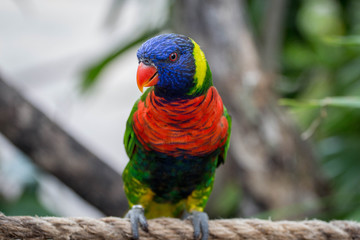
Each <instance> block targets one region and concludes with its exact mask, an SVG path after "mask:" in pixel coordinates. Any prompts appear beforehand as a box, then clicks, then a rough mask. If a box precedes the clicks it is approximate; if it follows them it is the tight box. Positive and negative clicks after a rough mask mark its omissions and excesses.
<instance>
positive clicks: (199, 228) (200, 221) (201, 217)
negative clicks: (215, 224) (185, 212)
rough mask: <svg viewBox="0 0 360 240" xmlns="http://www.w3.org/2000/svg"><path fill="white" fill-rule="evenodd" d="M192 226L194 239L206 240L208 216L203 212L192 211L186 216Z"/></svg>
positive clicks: (207, 235)
mask: <svg viewBox="0 0 360 240" xmlns="http://www.w3.org/2000/svg"><path fill="white" fill-rule="evenodd" d="M187 218H188V219H190V220H191V222H192V225H193V227H194V239H199V238H200V234H201V240H207V239H208V237H209V217H208V215H207V213H205V212H199V211H192V212H191V213H190V215H189V216H188V217H187Z"/></svg>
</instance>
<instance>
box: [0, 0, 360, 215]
mask: <svg viewBox="0 0 360 240" xmlns="http://www.w3.org/2000/svg"><path fill="white" fill-rule="evenodd" d="M359 12H360V2H359V1H358V0H301V1H300V0H293V1H286V0H268V1H266V2H265V1H261V0H231V1H220V0H208V1H205V0H199V1H193V0H184V1H175V0H173V1H167V0H154V1H145V0H133V1H129V0H103V1H98V0H86V1H85V0H77V1H70V0H54V1H51V2H49V1H44V0H27V1H24V0H16V1H15V0H3V1H1V2H0V83H1V85H0V211H1V212H3V213H4V214H6V215H38V216H44V215H54V216H90V217H100V216H104V215H114V216H122V214H124V213H125V211H126V209H127V201H126V199H125V196H124V194H123V192H122V182H121V176H120V175H121V172H122V170H123V169H124V167H125V165H126V163H127V161H128V158H127V156H126V154H125V150H124V147H123V134H124V131H125V122H126V120H127V118H128V116H129V114H130V110H131V108H132V106H133V104H134V102H135V101H136V99H137V98H139V97H140V95H141V93H140V91H139V90H138V89H137V86H136V83H135V73H136V68H137V59H136V50H137V48H138V47H139V46H140V45H141V43H142V42H144V41H145V40H146V39H148V38H150V37H152V36H155V35H157V34H160V33H167V32H177V33H182V34H185V35H188V36H190V37H191V38H193V39H194V40H195V41H196V42H198V43H199V45H200V46H201V47H202V49H203V51H204V52H205V54H206V56H207V59H208V61H209V64H210V67H211V70H212V72H213V78H214V84H215V86H216V87H217V88H218V90H219V92H220V95H221V96H222V98H223V100H224V103H225V104H226V106H227V107H228V110H229V112H230V114H231V115H232V117H233V132H232V139H231V141H232V142H231V147H230V150H229V154H228V159H227V161H226V164H225V165H223V166H221V167H220V168H219V169H218V171H217V176H216V182H215V186H214V191H213V193H212V195H211V198H210V200H209V203H208V206H207V209H206V211H207V212H208V213H209V215H210V216H211V217H212V218H220V217H221V218H228V217H259V218H269V217H270V218H272V219H303V218H320V219H324V220H329V219H352V220H358V221H359V220H360V159H359V158H360V81H359V80H360V15H359V14H358V13H359ZM17 113H18V114H17ZM45 127H46V128H45ZM24 129H25V130H26V131H24ZM44 129H45V130H44ZM88 160H89V161H88ZM90 160H91V161H90ZM87 161H88V162H87ZM104 179H105V180H104ZM64 183H65V184H64Z"/></svg>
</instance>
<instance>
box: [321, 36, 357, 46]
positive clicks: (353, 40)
mask: <svg viewBox="0 0 360 240" xmlns="http://www.w3.org/2000/svg"><path fill="white" fill-rule="evenodd" d="M324 42H325V43H327V44H331V45H344V46H360V36H359V35H355V36H346V37H326V38H324Z"/></svg>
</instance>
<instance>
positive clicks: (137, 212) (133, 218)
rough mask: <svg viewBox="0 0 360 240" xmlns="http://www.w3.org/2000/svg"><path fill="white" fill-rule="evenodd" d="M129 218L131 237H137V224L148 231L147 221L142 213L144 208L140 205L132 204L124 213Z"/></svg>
mask: <svg viewBox="0 0 360 240" xmlns="http://www.w3.org/2000/svg"><path fill="white" fill-rule="evenodd" d="M125 217H126V218H129V219H130V223H131V231H132V235H133V239H139V224H140V227H141V229H142V230H144V231H145V232H148V231H149V230H148V223H147V221H146V218H145V215H144V208H143V207H142V206H141V205H134V206H133V207H132V208H131V209H130V210H129V211H128V212H127V213H126V215H125Z"/></svg>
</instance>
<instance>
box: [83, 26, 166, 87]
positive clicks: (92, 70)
mask: <svg viewBox="0 0 360 240" xmlns="http://www.w3.org/2000/svg"><path fill="white" fill-rule="evenodd" d="M161 30H162V27H160V28H156V29H153V30H150V31H147V32H145V33H144V34H142V35H140V36H139V37H138V38H135V39H134V40H132V41H131V42H129V43H127V44H125V45H122V46H120V47H119V48H118V49H116V50H114V51H113V52H111V53H109V54H108V55H106V56H104V57H103V58H102V59H100V60H99V61H98V62H96V63H94V64H93V65H92V66H89V67H88V68H87V69H85V71H84V74H83V78H82V81H81V89H82V91H83V92H85V91H87V90H89V89H90V88H91V87H92V86H94V84H95V83H96V82H97V81H98V79H99V76H100V74H101V73H102V71H104V69H105V68H106V67H107V66H108V65H109V64H110V63H111V62H112V61H113V60H115V59H116V58H118V57H119V56H121V54H123V53H124V52H126V51H127V50H129V49H130V48H132V47H134V46H136V45H137V44H140V43H142V42H144V41H145V40H147V39H148V38H151V37H153V36H155V35H157V34H158V33H159V32H160V31H161Z"/></svg>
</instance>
